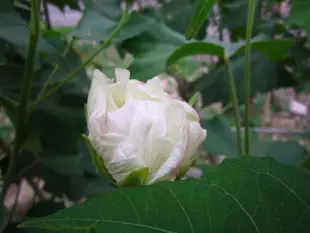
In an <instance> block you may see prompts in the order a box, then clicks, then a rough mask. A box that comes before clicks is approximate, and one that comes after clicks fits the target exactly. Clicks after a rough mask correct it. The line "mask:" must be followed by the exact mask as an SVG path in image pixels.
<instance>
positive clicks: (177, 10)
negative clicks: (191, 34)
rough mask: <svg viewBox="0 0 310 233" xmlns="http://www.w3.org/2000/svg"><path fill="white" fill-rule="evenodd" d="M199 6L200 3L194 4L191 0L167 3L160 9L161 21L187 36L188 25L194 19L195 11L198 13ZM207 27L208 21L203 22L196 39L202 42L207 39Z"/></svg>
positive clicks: (195, 2)
mask: <svg viewBox="0 0 310 233" xmlns="http://www.w3.org/2000/svg"><path fill="white" fill-rule="evenodd" d="M197 5H199V2H198V1H194V2H193V1H189V0H178V1H169V2H165V3H164V4H162V7H161V8H160V16H161V18H160V20H162V21H163V22H164V24H165V25H167V26H168V27H169V28H171V29H172V30H174V31H176V32H178V33H181V34H182V35H185V34H186V31H187V28H188V24H189V22H190V21H191V19H192V18H193V16H194V13H195V11H197ZM180 6H182V7H180ZM206 25H207V20H205V22H202V26H201V28H200V30H199V29H198V30H199V31H197V33H196V34H197V35H196V37H195V39H197V40H202V39H204V38H205V35H206V30H205V27H206Z"/></svg>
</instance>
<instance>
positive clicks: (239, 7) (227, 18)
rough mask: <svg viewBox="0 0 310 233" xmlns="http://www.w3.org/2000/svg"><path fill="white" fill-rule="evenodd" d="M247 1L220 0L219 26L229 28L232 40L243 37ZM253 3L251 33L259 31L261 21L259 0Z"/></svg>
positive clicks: (245, 24)
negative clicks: (253, 12)
mask: <svg viewBox="0 0 310 233" xmlns="http://www.w3.org/2000/svg"><path fill="white" fill-rule="evenodd" d="M248 3H249V1H248V0H221V3H220V4H219V6H220V12H221V21H220V28H229V30H230V32H231V39H232V41H238V40H239V39H240V38H245V34H246V33H245V32H246V26H247V12H248ZM255 3H256V6H255V15H254V25H253V29H252V30H253V33H252V34H253V35H255V34H256V33H258V32H259V31H258V29H259V25H260V22H261V11H260V1H256V2H255ZM241 12H242V14H241ZM243 13H244V14H243Z"/></svg>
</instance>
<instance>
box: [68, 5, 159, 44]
mask: <svg viewBox="0 0 310 233" xmlns="http://www.w3.org/2000/svg"><path fill="white" fill-rule="evenodd" d="M120 2H121V1H115V0H106V1H103V2H100V1H88V2H86V5H85V11H84V14H83V17H82V18H81V20H80V22H79V24H78V26H77V28H75V29H74V30H73V32H72V35H74V36H76V37H78V38H81V39H84V40H95V41H104V40H105V39H107V38H108V37H109V36H110V35H111V33H112V32H113V30H114V29H115V28H116V27H117V25H118V24H119V21H120V18H121V15H122V10H121V8H120ZM153 23H154V20H152V19H150V18H147V17H144V16H142V15H141V14H138V13H137V12H133V13H131V14H130V15H129V19H128V21H127V22H126V24H125V25H124V27H123V28H122V30H121V31H120V32H119V34H118V35H117V36H116V37H115V38H113V40H112V43H117V42H122V41H123V40H126V39H129V38H132V37H134V36H136V35H139V34H141V33H142V32H144V31H146V30H149V29H150V28H151V27H152V24H153Z"/></svg>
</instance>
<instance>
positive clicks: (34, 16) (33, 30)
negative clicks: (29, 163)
mask: <svg viewBox="0 0 310 233" xmlns="http://www.w3.org/2000/svg"><path fill="white" fill-rule="evenodd" d="M40 6H41V1H39V0H33V1H32V4H31V21H30V27H29V37H28V48H27V58H26V62H25V67H24V73H23V79H22V86H21V96H20V103H19V106H18V110H19V112H18V116H17V124H16V134H15V135H16V136H15V139H14V144H13V145H14V147H13V153H12V154H11V156H10V162H9V166H8V170H7V172H6V174H5V177H4V184H3V193H6V191H7V189H8V186H9V184H10V183H11V182H12V181H13V180H14V178H15V175H16V162H17V158H18V155H19V152H20V149H21V147H22V144H23V140H24V136H25V132H24V130H25V124H26V121H27V118H28V110H27V106H28V101H29V97H30V93H31V89H32V78H33V71H34V66H35V61H36V48H37V42H38V40H39V35H40Z"/></svg>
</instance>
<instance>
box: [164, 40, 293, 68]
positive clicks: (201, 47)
mask: <svg viewBox="0 0 310 233" xmlns="http://www.w3.org/2000/svg"><path fill="white" fill-rule="evenodd" d="M294 43H295V41H294V40H292V39H280V40H272V39H268V40H264V39H262V38H254V39H253V40H252V43H251V44H252V49H253V51H256V52H260V53H262V54H263V55H265V56H266V57H268V58H269V59H271V60H273V61H278V60H281V59H283V57H284V56H285V55H286V54H287V53H288V51H289V49H290V48H292V46H293V45H294ZM244 48H245V42H244V41H239V42H237V43H225V42H221V41H218V40H210V41H205V42H192V43H188V44H184V45H183V46H181V47H180V48H178V49H177V50H175V51H174V52H173V54H172V55H170V57H169V58H168V61H167V65H171V64H173V63H175V62H176V61H177V60H179V59H181V58H183V57H187V56H195V55H203V54H208V55H214V56H219V57H221V58H229V57H231V56H233V55H235V54H243V53H244Z"/></svg>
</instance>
